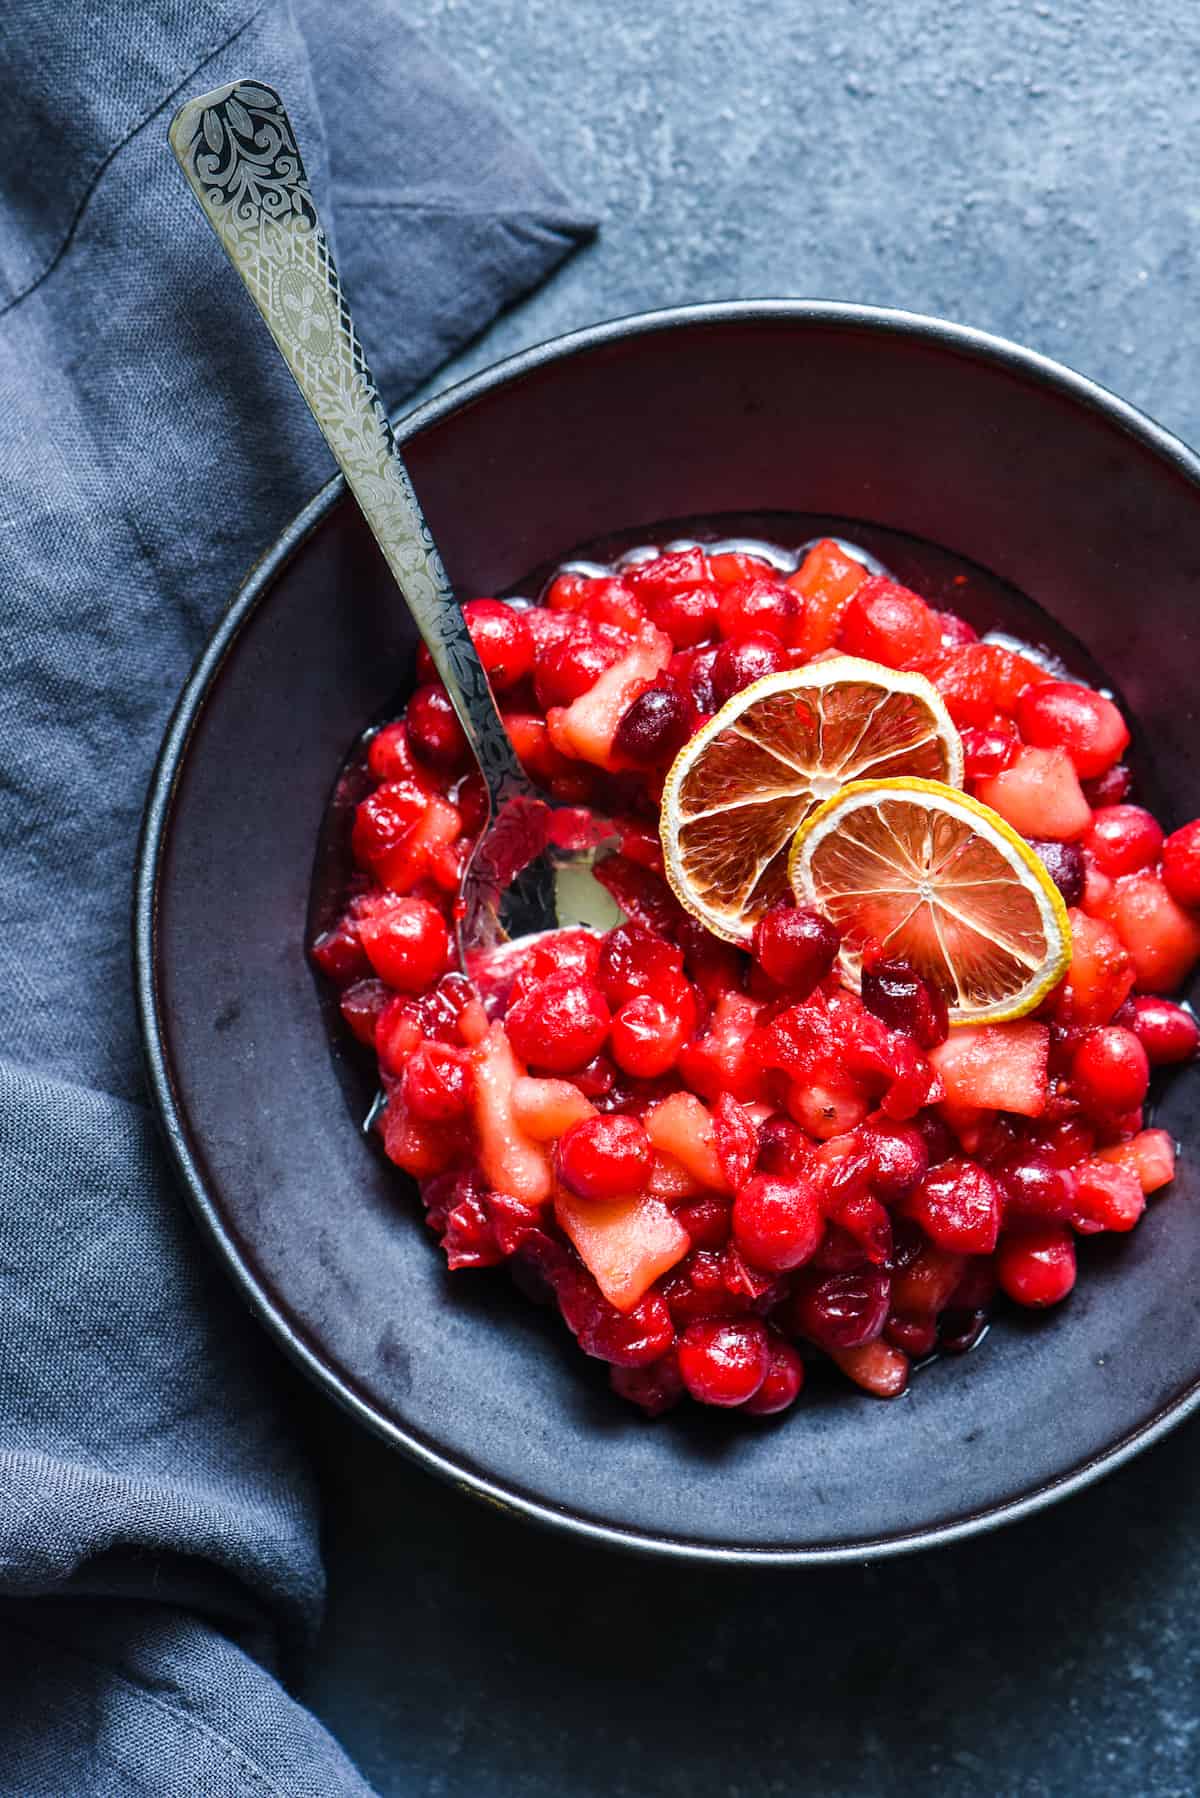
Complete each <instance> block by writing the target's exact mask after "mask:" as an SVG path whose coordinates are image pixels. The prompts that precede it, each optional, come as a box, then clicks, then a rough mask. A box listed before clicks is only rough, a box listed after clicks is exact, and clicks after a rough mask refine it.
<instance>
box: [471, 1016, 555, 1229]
mask: <svg viewBox="0 0 1200 1798" xmlns="http://www.w3.org/2000/svg"><path fill="white" fill-rule="evenodd" d="M471 1063H472V1066H473V1067H474V1070H475V1080H474V1088H475V1128H476V1130H477V1131H478V1134H479V1161H480V1165H481V1167H482V1168H483V1171H484V1173H485V1174H486V1175H487V1177H488V1179H489V1181H490V1182H491V1184H492V1185H493V1186H494V1187H495V1188H496V1190H497V1191H498V1192H503V1193H507V1194H508V1195H509V1197H510V1198H514V1199H520V1200H521V1201H522V1202H523V1203H524V1204H526V1205H543V1204H545V1202H546V1200H547V1199H548V1198H549V1197H550V1185H551V1181H550V1157H549V1156H548V1155H547V1153H546V1151H545V1150H544V1149H543V1148H542V1147H541V1146H540V1144H538V1143H536V1142H534V1140H533V1138H532V1137H531V1136H530V1135H529V1134H528V1132H527V1131H525V1130H523V1129H522V1128H521V1125H520V1124H519V1123H518V1121H517V1114H516V1106H515V1103H514V1089H515V1087H516V1084H517V1081H518V1080H519V1079H521V1077H522V1073H523V1070H522V1068H521V1064H520V1062H519V1061H518V1060H517V1058H516V1056H515V1055H514V1054H513V1052H512V1048H511V1045H510V1044H509V1040H508V1037H507V1035H506V1034H505V1030H504V1026H503V1024H493V1025H492V1027H491V1029H490V1030H489V1031H488V1033H487V1035H486V1036H485V1037H483V1039H482V1040H481V1041H480V1042H478V1043H476V1045H475V1047H474V1048H473V1049H472V1050H471Z"/></svg>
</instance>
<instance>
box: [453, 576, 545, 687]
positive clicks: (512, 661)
mask: <svg viewBox="0 0 1200 1798" xmlns="http://www.w3.org/2000/svg"><path fill="white" fill-rule="evenodd" d="M463 617H464V618H465V619H466V621H467V629H468V630H469V631H470V633H471V641H472V643H473V644H474V645H475V649H476V652H477V653H478V656H479V659H480V661H481V662H482V663H483V668H484V673H485V674H486V675H487V677H488V679H489V680H490V681H491V683H492V685H493V687H495V688H496V690H497V692H503V690H504V689H505V688H506V687H515V686H516V684H517V682H518V681H520V680H524V679H525V676H526V675H527V674H528V673H529V671H530V669H531V668H532V667H533V638H532V637H531V636H530V634H529V626H528V625H527V624H526V622H525V619H524V617H523V616H522V614H521V613H520V612H519V611H517V610H515V609H514V607H512V606H506V605H505V604H504V602H503V600H499V599H469V600H468V601H467V603H466V605H465V606H464V607H463Z"/></svg>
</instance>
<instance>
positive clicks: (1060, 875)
mask: <svg viewBox="0 0 1200 1798" xmlns="http://www.w3.org/2000/svg"><path fill="white" fill-rule="evenodd" d="M1025 840H1026V842H1027V843H1028V844H1029V847H1030V848H1031V849H1032V850H1033V852H1034V854H1035V855H1036V856H1037V857H1038V860H1039V861H1040V862H1041V863H1042V866H1043V867H1044V868H1045V870H1046V872H1047V874H1048V875H1049V876H1050V878H1051V880H1052V881H1053V882H1054V884H1055V886H1056V887H1057V888H1058V890H1059V892H1060V893H1061V895H1062V902H1063V904H1064V905H1078V904H1079V901H1080V900H1081V899H1082V898H1083V889H1084V883H1085V881H1086V879H1087V864H1086V862H1085V861H1084V859H1083V851H1082V849H1081V848H1080V847H1079V844H1078V843H1057V842H1055V841H1054V840H1053V839H1052V838H1050V837H1027V838H1026V839H1025Z"/></svg>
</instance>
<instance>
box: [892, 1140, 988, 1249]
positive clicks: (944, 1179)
mask: <svg viewBox="0 0 1200 1798" xmlns="http://www.w3.org/2000/svg"><path fill="white" fill-rule="evenodd" d="M1003 1197H1004V1195H1003V1193H1002V1191H1001V1189H1000V1187H999V1186H998V1185H997V1183H996V1181H995V1180H994V1179H993V1178H992V1176H991V1175H990V1174H989V1173H988V1172H987V1169H986V1168H982V1167H980V1166H979V1164H978V1162H975V1161H968V1160H967V1159H966V1158H965V1157H963V1156H955V1157H954V1158H953V1159H952V1160H950V1161H945V1162H943V1163H942V1164H941V1166H940V1167H935V1168H933V1169H932V1170H931V1172H929V1173H928V1174H926V1176H925V1178H924V1180H923V1181H922V1182H921V1184H920V1186H918V1188H917V1190H916V1192H915V1193H914V1194H913V1196H912V1198H911V1199H909V1200H908V1202H907V1204H906V1207H905V1209H906V1210H907V1211H908V1214H909V1216H910V1217H911V1218H913V1219H915V1221H916V1222H917V1223H918V1224H920V1226H921V1228H922V1229H923V1230H924V1232H925V1234H926V1235H927V1236H928V1237H929V1239H930V1241H931V1242H932V1243H933V1244H934V1245H935V1246H936V1247H937V1248H939V1249H946V1250H947V1251H948V1252H949V1253H950V1254H956V1255H990V1254H991V1252H992V1250H993V1249H994V1248H995V1246H996V1236H997V1234H998V1232H999V1229H1000V1214H1001V1207H1002V1204H1003Z"/></svg>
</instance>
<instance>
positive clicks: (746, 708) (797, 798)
mask: <svg viewBox="0 0 1200 1798" xmlns="http://www.w3.org/2000/svg"><path fill="white" fill-rule="evenodd" d="M962 771H963V759H962V743H961V740H960V738H959V735H958V732H957V730H956V729H955V728H954V725H953V723H952V722H951V719H950V714H949V713H948V712H947V710H946V708H945V705H944V704H943V703H942V699H941V696H940V694H939V693H938V691H937V689H936V688H935V687H934V686H933V685H932V683H931V682H930V681H927V680H926V679H925V677H924V675H921V674H912V673H908V672H905V671H904V670H902V669H895V668H884V667H883V666H881V665H880V664H879V663H878V662H866V661H861V660H859V659H858V658H857V657H854V656H834V657H832V658H831V659H830V660H828V661H824V662H813V663H811V664H810V665H809V666H808V667H806V668H795V669H787V670H785V671H783V672H782V673H779V674H768V675H767V676H766V677H765V678H764V679H763V680H760V681H755V683H754V685H753V686H750V687H747V688H745V689H744V690H743V691H742V692H741V693H735V694H734V696H733V698H732V699H731V700H730V701H729V702H728V704H727V705H724V706H723V707H722V708H721V710H720V711H719V712H718V713H717V714H716V716H715V717H713V718H710V719H709V721H708V723H707V724H706V725H705V726H704V727H703V729H702V730H699V731H697V733H696V735H695V736H694V737H692V738H691V740H690V741H689V742H687V743H685V744H684V746H683V748H682V749H681V750H680V752H679V754H678V756H677V757H676V758H675V761H674V762H673V763H672V765H671V768H670V771H669V773H668V774H667V778H666V781H665V783H664V785H663V795H662V815H661V822H660V835H661V837H662V846H663V859H664V863H665V866H666V872H667V878H668V880H669V881H670V882H671V885H672V887H673V888H674V890H675V892H676V894H677V895H678V897H679V899H680V900H681V902H682V903H683V904H684V905H685V906H687V908H688V910H689V911H691V912H693V913H694V914H695V915H696V916H697V917H698V918H700V919H701V920H702V922H703V923H705V924H706V925H707V926H708V928H709V929H710V930H711V931H713V932H714V933H715V934H716V935H717V936H720V937H724V938H725V939H726V940H727V941H729V942H732V943H738V942H745V941H747V940H748V939H749V937H750V936H751V934H752V933H753V930H754V926H755V923H756V922H757V920H758V919H759V918H760V917H761V916H762V914H763V912H765V911H766V910H767V908H768V907H769V906H771V905H773V904H775V902H776V901H777V900H779V899H785V898H786V897H787V895H788V875H787V861H788V850H789V846H790V844H791V841H792V838H793V836H794V835H795V832H796V828H797V826H798V825H800V824H802V823H803V822H804V820H805V818H806V817H807V816H808V815H809V813H810V812H812V811H813V810H814V809H815V807H816V806H817V805H819V804H820V802H821V801H822V800H823V799H828V798H829V796H830V795H831V794H833V793H836V792H837V791H838V790H839V789H840V788H842V787H844V786H845V785H846V783H847V782H848V781H853V780H869V779H876V780H880V779H885V778H888V777H891V776H895V775H903V774H910V775H917V776H922V777H924V778H926V779H929V780H939V781H946V782H948V783H949V784H951V785H955V786H957V785H960V784H961V782H962Z"/></svg>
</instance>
